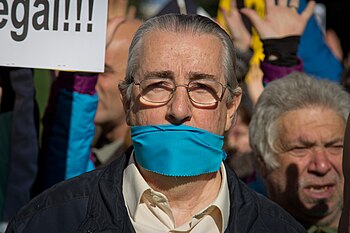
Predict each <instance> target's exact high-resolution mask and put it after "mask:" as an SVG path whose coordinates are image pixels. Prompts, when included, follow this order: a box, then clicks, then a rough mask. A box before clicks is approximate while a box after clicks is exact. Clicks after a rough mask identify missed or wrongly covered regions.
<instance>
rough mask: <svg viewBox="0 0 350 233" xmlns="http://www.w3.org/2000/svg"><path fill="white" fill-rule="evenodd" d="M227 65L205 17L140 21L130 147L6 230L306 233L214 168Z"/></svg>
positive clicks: (225, 121) (228, 119)
mask: <svg viewBox="0 0 350 233" xmlns="http://www.w3.org/2000/svg"><path fill="white" fill-rule="evenodd" d="M234 67H235V56H234V48H233V44H232V42H231V39H230V37H229V36H228V35H227V33H226V32H225V31H224V30H222V28H221V27H220V26H218V25H217V24H216V23H215V22H213V21H212V20H210V19H208V18H206V17H202V16H189V15H164V16H160V17H157V18H152V19H150V20H148V21H146V22H145V23H144V24H143V25H142V26H141V27H140V28H139V29H138V31H137V32H136V34H135V36H134V39H133V41H132V43H131V47H130V50H129V59H128V66H127V70H126V79H125V81H124V82H123V83H122V84H121V85H120V91H121V94H122V97H123V104H124V109H125V113H126V117H127V122H128V124H129V125H130V126H132V127H131V131H132V135H131V136H132V141H133V146H134V147H133V150H131V149H130V150H129V151H127V152H126V155H125V156H122V157H120V158H119V159H117V160H115V161H114V162H112V163H111V164H110V165H108V166H107V167H105V168H103V169H98V170H95V171H92V172H90V173H87V174H84V175H81V176H79V177H77V178H74V179H72V180H68V181H64V182H63V183H61V184H59V185H56V186H54V187H53V188H51V189H49V190H47V191H46V192H44V193H43V194H41V195H40V196H39V197H37V198H35V199H34V200H33V201H32V202H31V203H29V204H28V205H27V206H25V207H24V208H23V209H22V210H21V211H20V213H19V214H18V215H17V216H16V217H15V218H14V219H13V220H12V222H11V223H10V225H9V228H8V230H7V232H24V231H25V232H39V233H40V232H46V231H47V229H48V228H50V232H197V233H198V232H305V230H304V229H303V227H302V226H301V225H299V223H297V222H296V221H295V220H294V219H293V218H292V217H291V216H290V215H289V214H288V213H286V212H285V211H284V210H283V209H282V208H280V207H279V206H278V205H276V204H274V203H273V202H271V201H269V200H267V199H266V198H264V197H262V196H260V195H258V194H256V193H255V192H253V191H251V190H250V189H249V188H247V187H246V186H245V185H244V184H243V183H241V182H240V181H239V180H238V178H237V176H236V175H235V174H234V172H233V171H232V170H230V169H229V168H228V167H227V166H226V165H224V164H223V163H222V161H223V160H224V159H225V157H226V154H225V153H224V152H223V149H222V146H223V136H222V135H223V134H224V132H225V131H226V130H228V129H229V128H230V126H231V124H232V120H233V118H234V116H235V113H236V109H237V107H238V105H239V102H240V97H241V89H240V88H239V87H238V84H237V79H236V77H235V70H234Z"/></svg>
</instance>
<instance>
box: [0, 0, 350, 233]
mask: <svg viewBox="0 0 350 233" xmlns="http://www.w3.org/2000/svg"><path fill="white" fill-rule="evenodd" d="M262 2H263V3H264V12H263V14H261V12H258V11H256V10H255V9H251V8H249V7H244V6H242V5H241V3H242V2H239V1H238V0H232V1H230V4H229V7H228V8H227V7H226V8H224V7H220V8H219V10H218V11H219V14H221V15H222V17H223V19H224V22H225V24H224V25H223V24H222V23H220V21H217V20H216V19H215V18H213V17H211V16H210V15H209V14H206V12H204V10H203V8H200V7H197V6H196V4H194V3H193V2H191V1H179V0H177V1H176V0H171V1H168V2H167V4H164V6H163V9H162V10H160V11H159V12H158V13H156V14H153V15H152V16H149V17H147V18H142V17H141V18H140V17H138V13H137V12H138V9H137V8H136V7H134V6H131V7H130V5H129V4H128V1H126V0H115V1H109V8H108V23H107V32H106V53H105V71H104V72H103V73H99V74H97V73H85V72H68V71H55V72H52V74H53V76H54V77H53V82H52V86H51V89H50V97H49V100H48V104H47V107H46V109H45V114H44V117H43V119H42V123H43V131H42V140H41V141H40V143H39V138H38V135H39V133H38V132H39V121H38V116H39V113H38V108H37V105H36V103H35V98H34V91H35V87H34V84H33V72H32V69H28V68H6V67H1V68H0V86H1V90H2V92H0V93H1V102H0V144H1V147H0V153H1V154H3V155H4V156H2V155H1V156H2V157H3V159H2V161H1V162H0V165H1V167H0V168H1V171H0V174H1V175H0V185H1V192H0V211H1V213H0V223H1V225H0V232H1V231H4V232H6V233H12V232H13V233H14V232H35V233H40V232H53V233H54V232H138V233H142V232H193V233H196V232H197V233H199V232H308V233H314V232H315V233H316V232H319V233H322V232H323V233H328V232H341V233H343V232H350V223H349V215H350V194H349V188H348V187H349V180H350V172H349V171H350V164H349V158H348V156H350V155H349V152H350V150H349V145H347V144H346V143H347V141H349V135H350V129H349V127H350V126H349V125H350V123H349V122H350V120H349V121H348V123H347V119H348V115H349V113H350V94H349V93H350V92H349V88H348V84H347V83H348V81H347V80H348V77H347V76H348V74H349V72H348V70H347V69H349V67H348V65H347V63H346V61H345V60H344V61H341V60H339V56H338V57H337V56H336V54H337V51H335V49H334V46H333V45H328V44H327V40H326V39H323V38H324V37H325V35H324V34H323V32H322V30H321V28H320V27H319V25H318V24H317V22H316V19H315V17H314V16H313V12H314V8H315V2H314V1H306V0H290V1H286V0H278V1H275V0H264V1H262ZM247 22H248V23H247ZM252 30H253V31H254V32H255V33H256V34H257V35H258V37H259V39H260V41H261V46H262V51H263V54H262V55H263V59H262V60H261V61H260V62H259V63H258V64H257V63H256V62H255V61H254V59H253V56H254V54H256V53H257V52H258V51H254V50H253V49H252V43H254V42H253V40H254V39H255V38H254V36H253V33H252ZM328 41H329V39H328ZM337 49H339V47H338V48H337ZM14 144H16V145H15V146H14ZM343 147H344V150H343ZM1 228H3V229H1ZM5 229H6V230H5Z"/></svg>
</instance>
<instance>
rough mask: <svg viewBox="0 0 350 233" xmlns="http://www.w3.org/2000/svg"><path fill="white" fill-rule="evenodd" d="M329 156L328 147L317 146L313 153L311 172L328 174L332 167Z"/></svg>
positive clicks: (320, 174) (310, 165)
mask: <svg viewBox="0 0 350 233" xmlns="http://www.w3.org/2000/svg"><path fill="white" fill-rule="evenodd" d="M329 156H330V155H329V154H328V153H327V149H326V148H315V149H314V150H313V153H312V155H311V161H310V164H309V172H310V173H314V174H315V175H319V176H322V175H325V174H327V173H328V172H329V171H330V170H331V168H332V164H331V161H330V160H329Z"/></svg>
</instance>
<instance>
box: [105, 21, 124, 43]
mask: <svg viewBox="0 0 350 233" xmlns="http://www.w3.org/2000/svg"><path fill="white" fill-rule="evenodd" d="M124 21H125V19H124V17H114V18H112V19H109V20H108V23H107V32H106V48H107V47H108V45H109V44H110V43H111V42H112V39H113V35H114V33H115V32H116V30H117V29H118V26H119V25H120V24H122V23H123V22H124Z"/></svg>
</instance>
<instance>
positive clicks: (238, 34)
mask: <svg viewBox="0 0 350 233" xmlns="http://www.w3.org/2000/svg"><path fill="white" fill-rule="evenodd" d="M220 11H221V13H222V15H223V16H224V19H225V21H226V24H227V26H228V29H229V30H230V33H231V36H232V40H233V43H234V44H235V46H236V47H237V48H238V49H239V50H241V51H246V50H248V49H249V47H250V43H251V35H250V33H249V32H248V30H247V28H246V27H245V25H244V24H243V21H242V17H241V14H240V13H239V11H238V9H237V0H232V1H231V9H230V11H226V10H225V9H220Z"/></svg>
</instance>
